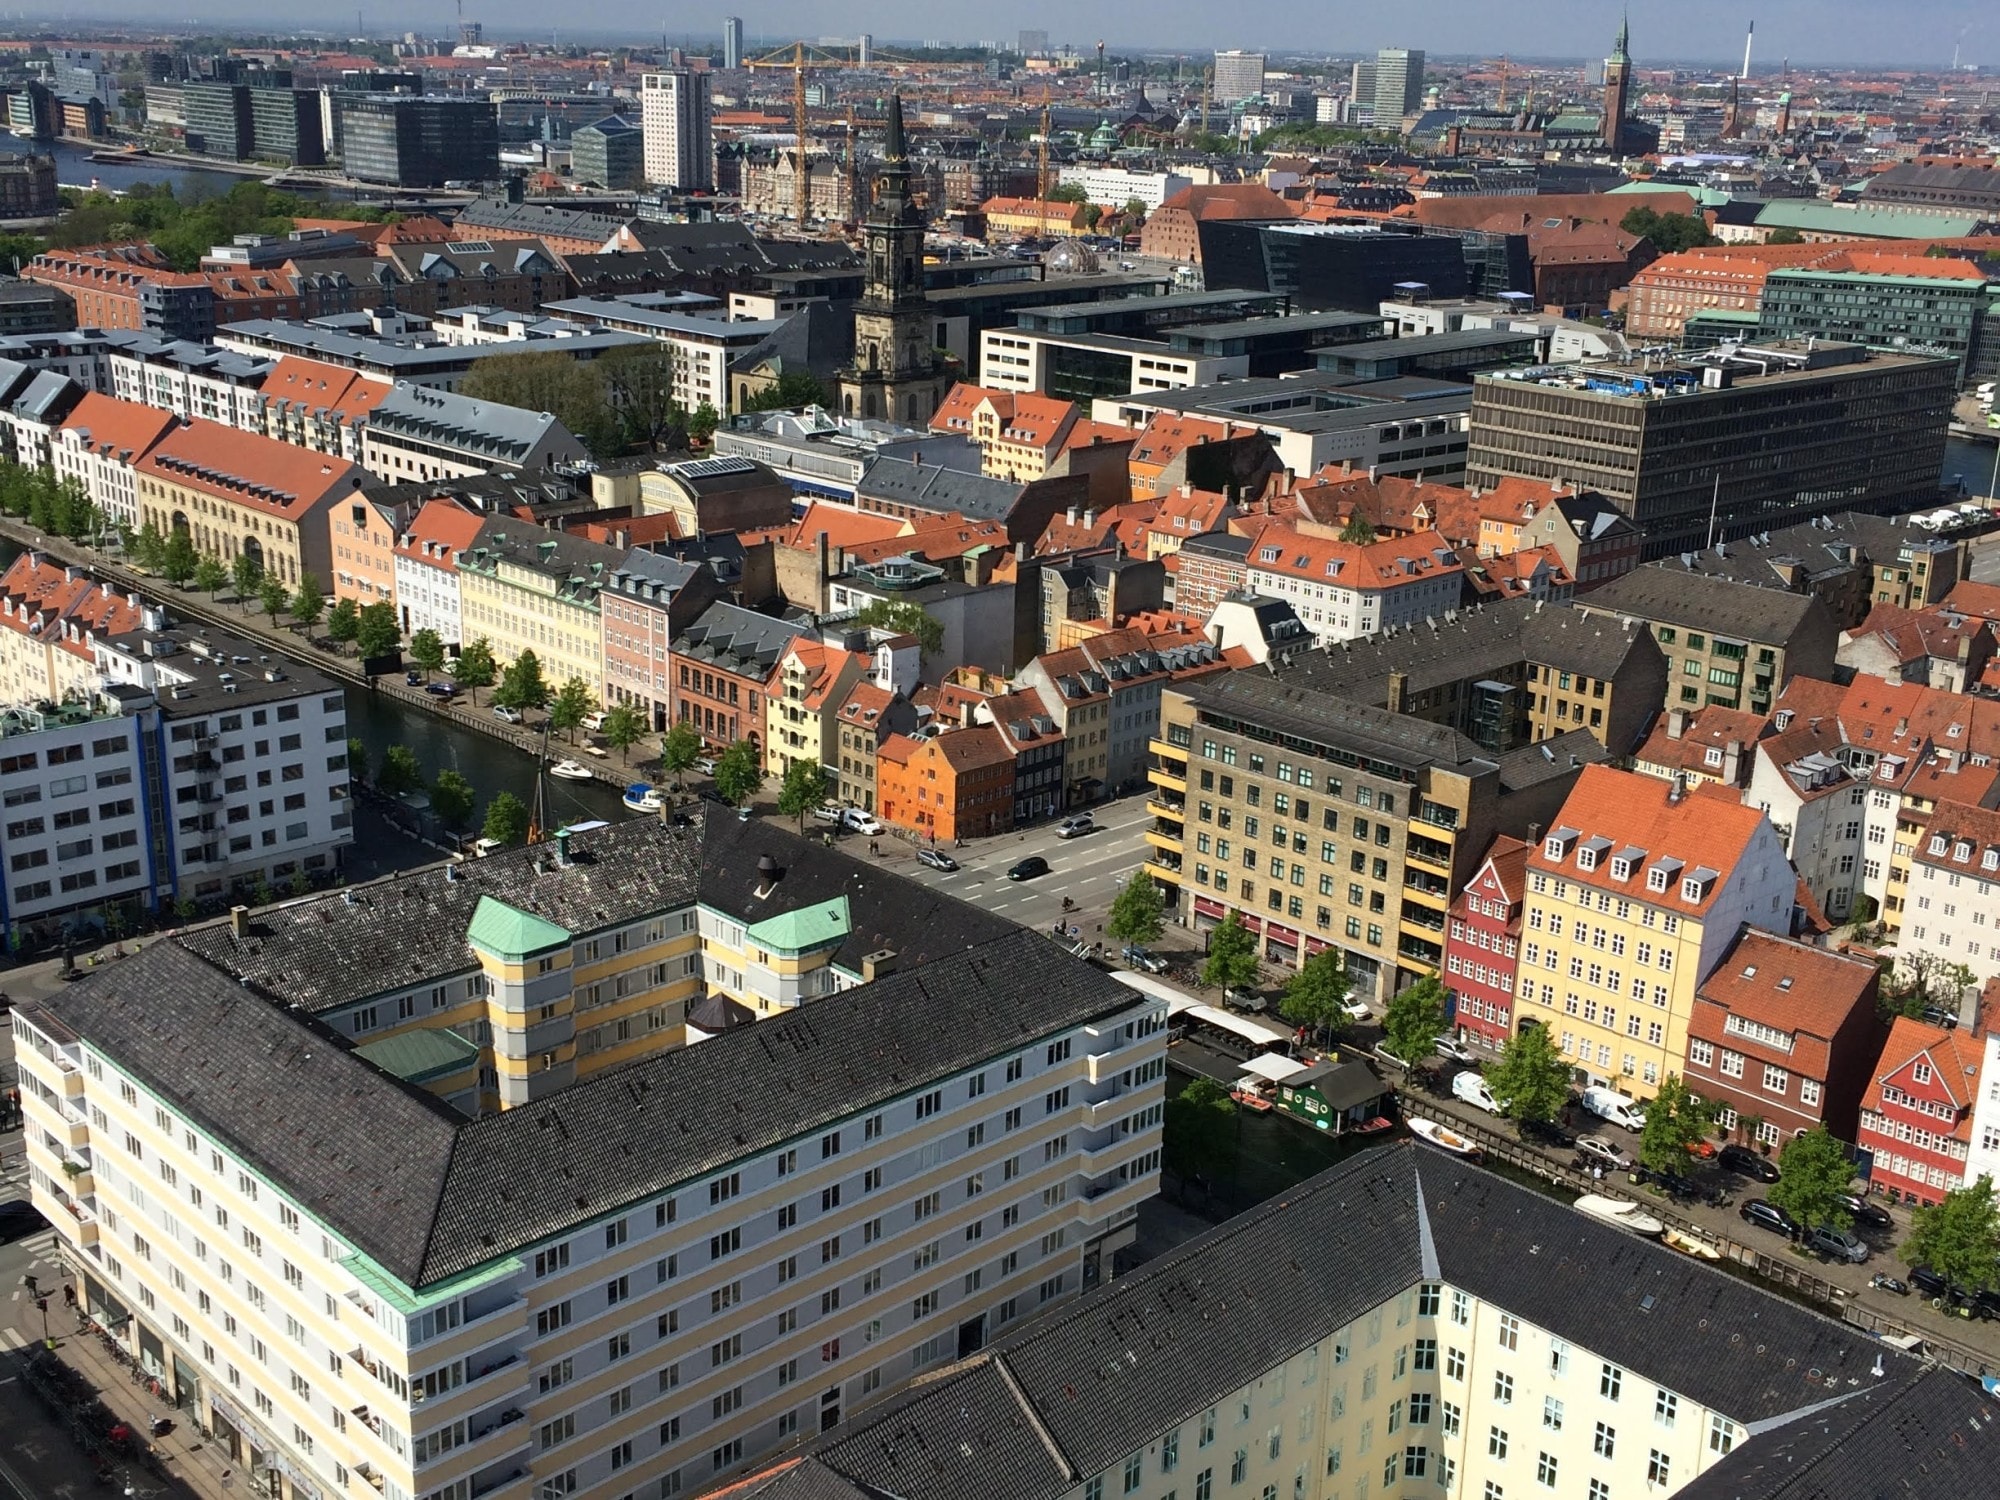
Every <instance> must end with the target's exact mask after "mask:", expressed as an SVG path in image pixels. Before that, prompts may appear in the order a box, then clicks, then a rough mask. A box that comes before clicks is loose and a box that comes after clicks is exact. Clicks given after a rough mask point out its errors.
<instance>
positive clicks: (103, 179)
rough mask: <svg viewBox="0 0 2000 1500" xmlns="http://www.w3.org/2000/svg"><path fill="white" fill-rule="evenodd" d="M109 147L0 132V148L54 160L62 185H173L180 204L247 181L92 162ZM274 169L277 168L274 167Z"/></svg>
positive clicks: (193, 170)
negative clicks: (96, 153)
mask: <svg viewBox="0 0 2000 1500" xmlns="http://www.w3.org/2000/svg"><path fill="white" fill-rule="evenodd" d="M107 146H108V143H106V142H99V143H96V144H92V143H89V142H84V141H64V140H57V141H27V140H23V139H22V138H21V137H20V136H17V135H7V134H4V133H0V151H32V152H34V153H35V155H37V156H53V157H55V159H56V181H57V182H59V183H61V184H62V185H63V186H64V187H88V186H90V183H91V179H92V178H95V179H96V180H97V182H98V184H99V185H100V186H102V187H105V188H115V189H118V190H120V191H123V190H124V189H126V188H129V187H132V186H134V185H135V184H137V183H141V182H152V183H159V182H166V183H171V184H173V189H174V196H175V197H177V198H179V199H180V200H181V201H182V202H183V203H185V202H188V201H189V200H190V197H191V196H193V197H210V196H213V195H215V194H219V193H226V192H228V191H229V189H230V188H231V187H232V186H234V185H235V184H236V183H239V182H244V181H249V180H252V179H248V178H245V177H243V176H241V175H239V174H238V173H235V172H212V171H209V170H207V169H205V168H202V167H188V166H182V165H181V164H180V163H178V162H163V161H154V162H146V163H144V164H142V165H131V166H128V165H126V164H124V163H122V162H101V161H92V160H91V159H90V153H91V152H92V151H96V150H99V149H104V148H105V147H107ZM273 170H276V169H275V168H274V169H273Z"/></svg>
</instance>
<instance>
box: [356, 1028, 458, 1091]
mask: <svg viewBox="0 0 2000 1500" xmlns="http://www.w3.org/2000/svg"><path fill="white" fill-rule="evenodd" d="M354 1051H355V1053H356V1055H357V1056H360V1057H365V1058H367V1059H368V1061H370V1062H372V1063H373V1064H375V1066H376V1067H378V1068H380V1069H381V1070H382V1071H383V1072H385V1073H388V1074H390V1075H392V1076H393V1077H396V1078H400V1079H402V1080H403V1082H405V1083H421V1082H423V1081H424V1080H425V1079H427V1078H436V1077H439V1076H441V1075H443V1074H446V1073H456V1072H458V1071H459V1070H460V1069H462V1068H465V1067H468V1066H470V1065H471V1063H472V1062H473V1061H474V1059H476V1058H477V1057H478V1056H479V1048H478V1047H477V1046H475V1045H474V1044H473V1043H471V1042H468V1041H467V1040H466V1039H465V1038H464V1037H462V1036H460V1035H459V1034H458V1033H457V1032H455V1031H450V1030H438V1031H406V1032H404V1033H403V1034H402V1035H400V1036H385V1037H383V1038H382V1039H381V1040H380V1041H376V1042H364V1043H362V1045H360V1046H359V1047H356V1048H355V1049H354Z"/></svg>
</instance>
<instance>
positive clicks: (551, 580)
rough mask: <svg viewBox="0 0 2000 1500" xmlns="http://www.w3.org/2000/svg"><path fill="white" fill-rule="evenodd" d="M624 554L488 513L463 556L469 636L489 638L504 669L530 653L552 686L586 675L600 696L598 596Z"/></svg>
mask: <svg viewBox="0 0 2000 1500" xmlns="http://www.w3.org/2000/svg"><path fill="white" fill-rule="evenodd" d="M624 559H625V549H624V548H622V547H607V546H605V545H603V544H602V543H600V542H592V541H588V540H586V539H584V538H583V537H578V536H572V535H570V534H569V533H568V532H562V531H549V530H546V529H545V528H543V527H540V526H536V525H533V524H531V523H529V522H526V521H522V520H520V519H518V518H516V517H513V516H492V517H489V518H488V519H487V520H486V521H485V522H484V523H483V524H482V525H481V526H480V528H479V533H478V535H477V536H475V537H474V538H473V541H472V545H471V546H470V547H468V548H466V549H465V551H463V552H462V553H460V554H459V556H458V591H459V615H460V626H461V629H462V631H463V634H464V638H465V640H466V641H468V642H471V641H476V640H478V639H479V638H480V637H482V636H484V637H485V638H486V641H487V643H488V644H489V645H490V646H491V647H492V648H493V658H494V660H495V661H496V662H499V663H500V664H501V665H503V666H504V665H506V664H507V663H508V662H511V661H514V660H516V659H518V658H519V657H520V656H521V655H522V654H523V653H524V652H528V651H532V652H534V653H535V659H536V660H537V661H539V662H540V663H541V664H542V677H543V679H544V680H545V681H546V682H547V683H548V684H549V686H550V688H551V689H557V688H560V687H561V686H562V685H563V683H565V682H566V681H568V680H569V679H570V678H572V677H580V678H582V679H583V681H584V682H585V683H587V684H588V685H589V687H590V689H591V692H592V694H593V695H595V694H596V692H597V691H598V689H599V687H600V686H601V685H602V683H603V681H604V632H603V621H602V618H601V614H600V603H599V596H600V595H601V594H602V593H603V591H604V588H605V585H606V582H607V580H609V578H610V577H611V575H612V574H614V573H615V572H617V571H618V568H619V566H620V565H621V564H622V563H623V562H624Z"/></svg>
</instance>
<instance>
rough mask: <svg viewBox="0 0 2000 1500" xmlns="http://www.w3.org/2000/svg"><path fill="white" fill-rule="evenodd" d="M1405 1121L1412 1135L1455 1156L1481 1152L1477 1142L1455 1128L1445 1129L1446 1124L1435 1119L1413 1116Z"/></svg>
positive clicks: (1474, 1154)
mask: <svg viewBox="0 0 2000 1500" xmlns="http://www.w3.org/2000/svg"><path fill="white" fill-rule="evenodd" d="M1405 1123H1407V1124H1408V1125H1409V1127H1410V1134H1411V1135H1413V1136H1415V1137H1416V1138H1417V1139H1418V1140H1421V1141H1429V1142H1430V1143H1431V1144H1432V1145H1433V1146H1436V1147H1437V1148H1438V1149H1439V1150H1440V1151H1449V1152H1451V1153H1452V1154H1453V1155H1454V1156H1477V1155H1478V1154H1479V1146H1478V1144H1477V1143H1476V1142H1474V1141H1468V1140H1467V1139H1466V1138H1465V1137H1464V1136H1462V1135H1460V1134H1459V1133H1458V1132H1457V1131H1455V1130H1447V1129H1445V1128H1444V1126H1442V1125H1440V1124H1438V1122H1437V1121H1435V1120H1424V1119H1418V1118H1415V1117H1412V1118H1411V1119H1410V1120H1408V1121H1406V1122H1405Z"/></svg>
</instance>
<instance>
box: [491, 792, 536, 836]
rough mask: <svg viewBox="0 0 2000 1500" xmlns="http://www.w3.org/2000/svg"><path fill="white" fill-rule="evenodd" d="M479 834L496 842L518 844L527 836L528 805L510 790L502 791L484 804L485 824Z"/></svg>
mask: <svg viewBox="0 0 2000 1500" xmlns="http://www.w3.org/2000/svg"><path fill="white" fill-rule="evenodd" d="M479 832H480V836H481V837H483V838H489V839H491V840H493V842H494V843H496V844H518V843H520V842H521V840H522V839H524V838H526V837H527V836H528V805H527V804H526V803H525V802H523V801H522V800H521V799H520V798H519V797H516V796H515V795H514V794H513V793H512V792H502V793H501V794H500V795H499V796H497V797H495V798H494V799H493V800H492V801H491V802H489V803H487V804H486V824H485V826H484V827H483V828H481V829H480V830H479Z"/></svg>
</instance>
